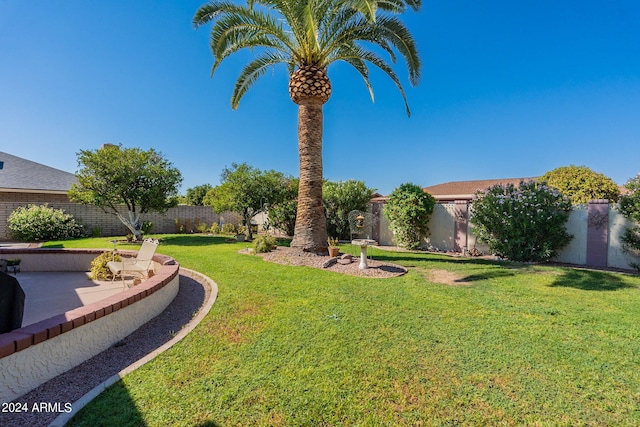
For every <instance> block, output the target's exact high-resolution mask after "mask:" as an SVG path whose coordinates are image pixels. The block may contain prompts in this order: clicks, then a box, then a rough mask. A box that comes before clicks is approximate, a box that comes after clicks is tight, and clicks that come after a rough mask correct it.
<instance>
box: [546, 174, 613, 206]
mask: <svg viewBox="0 0 640 427" xmlns="http://www.w3.org/2000/svg"><path fill="white" fill-rule="evenodd" d="M540 181H543V182H546V183H547V185H549V186H550V187H553V188H556V189H557V190H558V191H560V192H561V193H562V194H563V195H565V196H566V197H568V198H569V199H570V200H571V203H573V204H580V203H589V200H594V199H609V201H610V202H617V201H618V197H619V195H620V189H619V188H618V184H616V183H615V182H613V180H612V179H611V178H609V177H607V176H605V175H603V174H601V173H598V172H594V171H592V170H591V169H589V168H588V167H586V166H574V165H571V166H563V167H560V168H557V169H553V170H551V171H549V172H547V173H545V174H544V175H542V176H541V177H540Z"/></svg>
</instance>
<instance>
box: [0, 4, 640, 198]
mask: <svg viewBox="0 0 640 427" xmlns="http://www.w3.org/2000/svg"><path fill="white" fill-rule="evenodd" d="M201 4H203V2H201V1H191V0H182V1H161V0H155V1H151V0H137V1H123V0H112V1H108V2H95V1H93V2H90V1H86V0H48V1H42V0H33V1H29V2H26V1H24V0H1V1H0V54H1V58H2V59H0V150H2V151H6V152H8V153H10V154H13V155H17V156H20V157H24V158H26V159H29V160H33V161H36V162H40V163H44V164H46V165H49V166H52V167H56V168H59V169H63V170H66V171H69V172H75V171H76V169H77V161H76V152H77V151H78V150H80V149H96V148H99V147H100V146H101V145H102V144H103V143H106V142H110V143H116V144H123V145H124V146H127V147H140V148H143V149H145V150H146V149H148V148H151V147H153V148H155V149H157V150H159V151H161V152H162V153H163V154H164V155H165V157H167V158H168V159H169V160H170V161H171V162H173V164H174V165H175V166H176V167H178V168H179V169H180V170H181V172H182V174H183V176H184V183H183V188H182V191H183V192H184V191H186V189H187V188H190V187H193V186H195V185H199V184H205V183H210V184H212V185H217V184H219V179H220V173H221V171H222V169H223V168H224V167H225V166H230V165H231V163H233V162H235V163H241V162H247V163H249V164H250V165H253V166H255V167H258V168H260V169H275V170H278V171H282V172H285V173H287V174H291V175H294V176H297V175H298V153H297V135H296V131H297V106H296V105H295V104H293V103H292V102H291V101H290V99H289V97H288V92H287V75H286V70H285V68H284V66H282V67H279V68H275V69H274V70H273V72H272V73H269V74H267V75H265V76H264V77H263V78H262V79H261V80H260V81H259V82H258V83H257V84H256V85H255V86H254V87H253V88H252V89H251V90H250V92H248V93H247V95H246V96H245V97H244V98H243V100H242V102H241V103H240V107H239V108H238V109H237V110H232V109H231V107H230V101H229V100H230V96H231V90H232V87H233V84H234V82H235V80H236V78H237V76H238V74H239V72H240V69H241V67H242V66H243V64H245V63H246V62H247V61H248V58H249V57H250V55H251V53H250V52H246V53H244V54H239V55H237V56H235V57H232V58H229V59H228V60H227V61H226V62H225V63H223V65H222V66H221V67H220V68H219V70H218V71H217V72H216V75H215V76H214V78H213V79H210V68H211V64H212V57H211V54H210V51H209V47H208V37H209V29H208V28H200V29H198V30H196V29H194V28H193V27H192V25H191V19H192V17H193V14H194V13H195V11H196V10H197V8H198V7H199V6H200V5H201ZM403 19H404V21H405V22H406V24H407V25H408V26H409V28H410V30H411V31H412V33H413V34H414V36H415V38H416V40H417V43H418V48H419V50H420V54H421V57H422V61H423V69H422V80H421V83H420V85H419V86H418V87H416V88H413V87H411V86H410V85H409V83H408V80H407V73H406V69H405V67H404V65H403V64H402V63H398V64H397V66H396V70H397V72H398V74H399V75H400V77H401V79H402V81H403V85H404V86H405V89H406V91H407V96H408V99H409V104H410V107H411V110H412V113H413V114H412V116H411V118H407V116H406V115H405V112H404V107H403V103H402V98H401V96H400V94H399V93H398V92H397V89H396V88H395V86H394V85H393V83H392V82H391V81H390V80H389V79H388V78H387V77H386V76H385V75H383V74H381V73H380V72H378V71H372V84H373V87H374V91H375V103H371V101H370V99H369V95H368V92H367V90H366V88H365V86H364V84H363V82H362V79H361V78H360V77H359V75H358V74H357V73H356V72H355V70H353V69H351V68H350V67H349V66H348V65H346V64H340V63H338V64H334V65H332V66H331V67H330V68H329V76H330V78H331V80H332V84H333V94H332V97H331V99H330V100H329V102H328V103H327V104H326V105H325V108H324V115H325V128H324V129H325V134H324V175H325V178H327V179H330V180H334V181H337V180H346V179H358V180H362V181H364V182H365V183H366V184H367V185H368V186H369V187H374V188H376V189H378V191H380V192H381V193H383V194H388V193H390V192H391V191H392V190H393V189H394V188H395V187H397V186H398V185H400V184H401V183H404V182H414V183H416V184H419V185H422V186H428V185H434V184H438V183H442V182H447V181H458V180H473V179H491V178H510V177H530V176H538V175H541V174H543V173H544V172H546V171H548V170H551V169H553V168H556V167H559V166H566V165H570V164H576V165H586V166H588V167H590V168H592V169H594V170H595V171H598V172H601V173H604V174H605V175H607V176H609V177H611V178H613V179H614V180H615V181H616V182H618V183H619V184H624V182H626V180H627V179H629V178H631V177H632V176H635V175H636V174H638V172H640V150H639V147H640V25H639V24H638V23H639V22H640V2H638V1H637V0H611V1H607V2H604V1H591V0H585V1H576V0H574V1H561V2H558V1H551V0H539V1H535V2H533V1H513V0H511V1H506V0H505V1H502V0H500V1H498V0H487V1H483V2H479V1H477V0H453V1H452V0H438V1H429V0H424V4H423V8H422V10H421V11H420V12H419V13H417V14H416V13H412V12H410V13H408V14H407V15H405V16H404V17H403Z"/></svg>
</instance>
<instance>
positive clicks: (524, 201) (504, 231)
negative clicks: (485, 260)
mask: <svg viewBox="0 0 640 427" xmlns="http://www.w3.org/2000/svg"><path fill="white" fill-rule="evenodd" d="M570 212H571V202H570V201H569V199H568V198H566V197H564V196H563V195H562V194H561V193H560V192H559V191H558V190H556V189H554V188H550V187H548V186H547V185H545V184H543V183H539V182H535V181H531V182H521V183H520V187H515V186H514V185H513V184H507V185H501V184H498V185H495V186H493V187H490V188H488V189H487V190H486V191H484V192H478V193H477V194H476V199H475V200H474V202H473V205H472V215H471V223H472V224H473V226H474V233H475V234H476V236H478V238H479V239H480V240H483V241H485V242H487V243H488V244H489V248H490V249H491V251H492V252H493V253H495V254H497V255H499V256H502V257H506V258H508V259H510V260H513V261H548V260H549V259H551V258H553V257H554V256H556V255H557V253H558V250H560V249H561V248H563V247H564V246H566V245H567V244H568V243H569V241H570V240H571V238H572V236H571V235H569V234H568V233H567V230H566V228H565V223H566V222H567V220H568V219H569V213H570Z"/></svg>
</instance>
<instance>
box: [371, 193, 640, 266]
mask: <svg viewBox="0 0 640 427" xmlns="http://www.w3.org/2000/svg"><path fill="white" fill-rule="evenodd" d="M371 213H372V215H373V217H374V220H373V230H372V238H373V239H374V240H376V241H378V242H379V244H380V245H385V246H393V245H395V242H394V240H393V233H392V232H391V230H390V228H389V221H388V220H387V218H386V217H385V216H384V202H374V203H371ZM471 215H472V206H471V203H470V202H468V201H466V200H458V201H455V202H454V203H447V204H437V205H436V206H435V209H434V212H433V214H432V215H431V219H430V221H429V237H427V238H426V239H425V240H424V242H423V246H424V247H427V248H430V249H435V250H439V251H449V252H462V251H463V250H465V249H467V250H470V249H473V248H477V249H479V250H480V251H482V252H483V253H485V254H489V248H488V247H487V246H486V245H485V244H483V243H482V242H479V241H478V240H477V239H476V236H475V235H474V234H473V226H472V225H471V224H470V222H469V218H470V216H471ZM631 225H633V223H632V222H630V221H629V220H628V219H626V218H625V217H624V216H623V215H622V214H621V213H620V212H619V211H618V206H617V205H615V204H609V202H608V201H607V200H592V201H591V202H589V204H588V205H580V206H576V207H574V209H573V211H572V212H571V214H570V215H569V220H568V221H567V224H566V227H567V231H568V232H569V234H572V235H573V239H571V242H570V243H569V244H568V245H567V246H566V247H565V248H564V249H563V250H562V251H561V252H560V253H559V254H558V256H557V257H556V259H555V260H554V261H557V262H565V263H569V264H576V265H584V266H591V267H608V268H620V269H630V266H629V264H630V263H632V262H634V263H638V264H640V254H632V253H627V252H625V251H624V250H623V247H622V241H621V239H620V236H621V234H622V233H623V232H624V230H625V229H626V228H627V227H629V226H631Z"/></svg>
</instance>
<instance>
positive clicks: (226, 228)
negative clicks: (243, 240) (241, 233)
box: [222, 222, 237, 234]
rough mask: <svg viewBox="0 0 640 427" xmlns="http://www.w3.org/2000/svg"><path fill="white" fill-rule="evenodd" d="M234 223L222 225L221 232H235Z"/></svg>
mask: <svg viewBox="0 0 640 427" xmlns="http://www.w3.org/2000/svg"><path fill="white" fill-rule="evenodd" d="M236 230H237V228H236V225H235V224H234V223H232V222H228V223H226V224H223V225H222V233H223V234H236Z"/></svg>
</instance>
